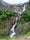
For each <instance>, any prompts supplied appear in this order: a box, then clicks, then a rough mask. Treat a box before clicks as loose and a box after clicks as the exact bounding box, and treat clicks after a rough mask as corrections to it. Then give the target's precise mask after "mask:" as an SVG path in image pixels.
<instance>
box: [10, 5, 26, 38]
mask: <svg viewBox="0 0 30 40" xmlns="http://www.w3.org/2000/svg"><path fill="white" fill-rule="evenodd" d="M25 7H26V5H24V7H23V10H22V11H20V12H19V13H18V16H19V15H21V14H22V13H23V12H24V11H25ZM14 12H16V11H14ZM18 16H17V17H16V21H15V23H14V24H13V26H12V28H11V31H12V33H11V35H10V37H11V38H12V37H13V36H15V35H16V32H15V27H16V25H17V24H18V22H19V21H18V20H19V18H18Z"/></svg>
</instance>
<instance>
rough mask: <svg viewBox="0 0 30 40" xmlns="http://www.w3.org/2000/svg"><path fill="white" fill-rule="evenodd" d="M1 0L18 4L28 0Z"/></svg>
mask: <svg viewBox="0 0 30 40" xmlns="http://www.w3.org/2000/svg"><path fill="white" fill-rule="evenodd" d="M3 1H5V2H6V3H9V4H19V3H25V2H28V1H29V0H3Z"/></svg>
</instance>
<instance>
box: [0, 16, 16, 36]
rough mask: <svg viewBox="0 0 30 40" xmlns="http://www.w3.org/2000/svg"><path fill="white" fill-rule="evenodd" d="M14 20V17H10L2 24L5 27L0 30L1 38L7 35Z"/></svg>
mask: <svg viewBox="0 0 30 40" xmlns="http://www.w3.org/2000/svg"><path fill="white" fill-rule="evenodd" d="M15 18H16V17H13V16H12V17H10V19H9V20H7V21H5V22H4V23H5V24H4V25H5V27H4V29H3V30H0V32H1V33H2V36H7V35H9V32H10V29H11V27H12V25H13V24H14V22H15V21H16V20H15Z"/></svg>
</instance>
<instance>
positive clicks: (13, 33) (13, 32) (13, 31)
mask: <svg viewBox="0 0 30 40" xmlns="http://www.w3.org/2000/svg"><path fill="white" fill-rule="evenodd" d="M17 23H18V17H16V22H15V24H14V25H13V26H12V28H11V31H12V34H11V35H10V37H13V36H14V35H15V34H16V32H15V30H14V28H15V26H16V25H17Z"/></svg>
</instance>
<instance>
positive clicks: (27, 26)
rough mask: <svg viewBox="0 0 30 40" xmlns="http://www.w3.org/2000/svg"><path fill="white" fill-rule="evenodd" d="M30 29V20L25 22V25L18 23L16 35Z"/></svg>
mask: <svg viewBox="0 0 30 40" xmlns="http://www.w3.org/2000/svg"><path fill="white" fill-rule="evenodd" d="M28 31H30V22H27V23H25V24H24V26H23V27H22V26H21V25H19V24H18V25H17V27H16V30H15V32H16V35H19V34H21V33H23V34H26V33H27V32H28Z"/></svg>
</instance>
